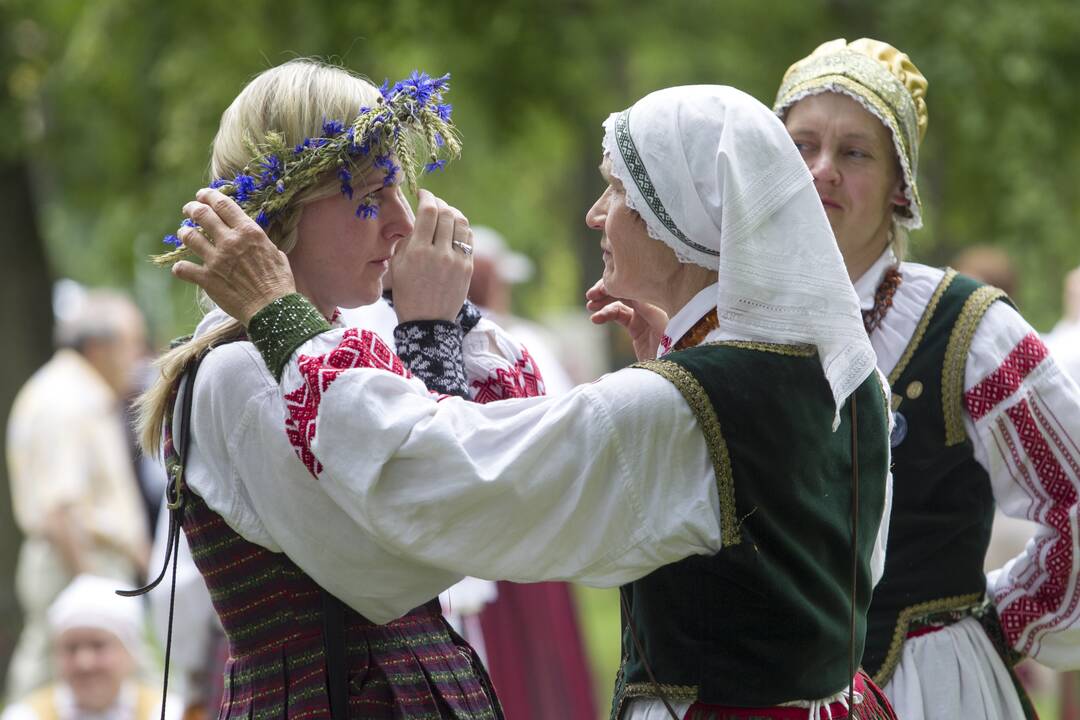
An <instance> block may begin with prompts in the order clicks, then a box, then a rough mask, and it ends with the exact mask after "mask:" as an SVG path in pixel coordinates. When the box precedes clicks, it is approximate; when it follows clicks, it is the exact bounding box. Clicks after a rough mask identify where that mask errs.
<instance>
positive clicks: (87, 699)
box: [0, 575, 181, 720]
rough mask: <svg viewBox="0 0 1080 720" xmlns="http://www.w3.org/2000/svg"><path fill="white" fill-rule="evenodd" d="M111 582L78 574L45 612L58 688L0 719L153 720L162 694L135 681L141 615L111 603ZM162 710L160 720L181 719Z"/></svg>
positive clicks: (142, 651)
mask: <svg viewBox="0 0 1080 720" xmlns="http://www.w3.org/2000/svg"><path fill="white" fill-rule="evenodd" d="M116 584H117V581H116V580H115V579H109V578H104V577H99V576H96V575H79V576H77V577H76V578H75V579H74V580H73V581H72V582H71V584H69V585H68V586H67V587H66V588H65V589H64V590H63V591H62V592H61V593H60V594H59V595H58V596H57V598H56V600H55V601H54V602H53V604H52V605H50V606H49V611H48V626H49V634H50V643H51V645H52V652H53V659H54V661H55V666H56V675H57V680H56V682H53V683H50V684H48V685H45V686H44V687H41V688H38V689H37V690H35V691H34V692H32V693H31V694H30V695H28V696H27V697H25V698H21V699H20V700H19V702H16V703H14V704H12V705H9V706H8V707H7V709H5V710H4V713H3V714H2V715H0V718H2V720H73V719H75V718H79V719H93V720H154V719H155V718H161V717H163V716H162V712H161V697H162V696H161V688H158V687H151V686H148V685H144V684H143V683H141V682H139V677H138V675H139V671H140V669H141V667H142V665H143V661H144V659H145V655H146V648H145V647H144V643H143V639H142V629H143V627H142V626H143V615H142V610H141V608H140V607H139V606H138V605H137V604H135V603H131V602H124V601H123V600H121V599H120V598H118V597H117V596H116V593H115V592H114V588H115V587H116ZM180 711H181V708H180V706H179V704H177V703H175V702H171V703H168V704H167V712H166V714H165V715H164V717H166V718H169V719H170V720H176V719H177V718H179V717H180Z"/></svg>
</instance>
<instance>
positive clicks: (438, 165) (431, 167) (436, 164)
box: [424, 159, 446, 173]
mask: <svg viewBox="0 0 1080 720" xmlns="http://www.w3.org/2000/svg"><path fill="white" fill-rule="evenodd" d="M444 167H446V160H442V159H439V160H434V161H432V162H429V163H428V164H427V165H425V166H424V172H426V173H433V172H435V171H436V170H442V169H443V168H444Z"/></svg>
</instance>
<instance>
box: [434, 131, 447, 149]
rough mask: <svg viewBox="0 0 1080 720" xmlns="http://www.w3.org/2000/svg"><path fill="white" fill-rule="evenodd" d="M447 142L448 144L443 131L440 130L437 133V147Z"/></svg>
mask: <svg viewBox="0 0 1080 720" xmlns="http://www.w3.org/2000/svg"><path fill="white" fill-rule="evenodd" d="M445 144H446V141H445V140H443V136H442V133H440V132H437V133H435V147H442V146H443V145H445Z"/></svg>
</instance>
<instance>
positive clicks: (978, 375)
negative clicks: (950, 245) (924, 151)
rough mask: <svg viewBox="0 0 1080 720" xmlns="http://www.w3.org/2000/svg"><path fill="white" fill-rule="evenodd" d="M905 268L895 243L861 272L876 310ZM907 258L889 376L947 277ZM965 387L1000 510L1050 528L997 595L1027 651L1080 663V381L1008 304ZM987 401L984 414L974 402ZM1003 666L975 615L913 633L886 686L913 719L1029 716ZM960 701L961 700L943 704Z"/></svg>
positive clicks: (980, 340) (976, 342) (862, 291)
mask: <svg viewBox="0 0 1080 720" xmlns="http://www.w3.org/2000/svg"><path fill="white" fill-rule="evenodd" d="M893 266H897V261H896V258H895V256H894V255H893V254H892V252H891V251H888V250H887V251H886V252H885V253H884V254H883V255H882V256H881V257H880V258H879V259H878V260H877V261H876V262H875V263H874V265H873V266H871V268H870V269H869V270H868V271H867V272H866V273H865V274H864V275H863V276H862V277H861V278H859V279H858V280H857V281H856V283H855V287H856V289H857V290H858V292H859V298H860V302H861V304H862V306H863V307H864V308H869V307H872V306H873V298H874V291H875V289H876V288H877V286H878V284H879V283H880V281H881V279H882V277H883V275H884V273H885V271H886V270H888V269H889V268H890V267H893ZM898 267H899V269H900V273H901V277H902V281H901V284H900V287H899V288H898V289H897V291H896V294H895V295H894V296H893V304H892V307H891V308H890V310H889V312H888V313H887V314H886V315H885V318H884V320H883V322H882V324H881V325H880V326H879V327H878V328H877V329H876V330H875V331H874V332H873V333H872V334H871V336H870V339H871V342H872V343H873V346H874V350H875V351H876V353H877V356H878V363H879V368H880V369H881V370H882V371H883V372H885V373H888V372H889V371H891V370H892V368H893V367H895V365H896V363H897V361H898V360H899V359H900V356H901V355H902V354H903V352H904V349H905V348H906V347H907V344H908V342H909V340H910V338H911V337H912V335H913V334H914V332H915V327H916V325H917V324H918V322H919V319H920V318H921V317H922V315H923V312H924V311H925V310H926V307H927V304H928V303H929V301H930V298H931V296H932V295H933V294H934V290H935V289H936V288H937V286H938V284H939V283H940V282H941V279H942V278H943V276H944V271H943V270H941V269H938V268H932V267H927V266H925V265H919V264H917V263H909V262H902V263H899V265H898ZM964 394H965V410H964V428H965V430H966V433H967V436H968V438H969V439H970V440H971V442H972V444H973V446H974V456H975V460H976V461H977V462H978V463H979V464H980V465H981V466H982V467H983V468H984V469H985V470H986V472H987V473H988V474H989V476H990V483H991V489H992V491H993V494H994V500H995V501H996V503H997V506H998V508H999V509H1000V510H1001V511H1002V512H1004V513H1005V514H1006V515H1009V516H1010V517H1015V518H1020V519H1025V520H1029V521H1032V522H1034V523H1036V524H1037V525H1038V526H1039V529H1038V531H1037V532H1036V534H1035V537H1034V538H1032V540H1031V541H1029V542H1028V544H1027V546H1026V548H1025V549H1024V551H1023V552H1022V553H1021V554H1020V555H1018V556H1017V557H1015V558H1013V559H1011V560H1009V562H1007V563H1006V564H1005V565H1004V567H1002V568H998V569H995V570H992V571H991V572H989V573H988V575H987V594H988V596H989V597H990V599H991V601H992V602H993V603H994V605H995V607H996V609H997V612H998V615H999V616H1000V617H1001V619H1002V625H1003V628H1004V629H1005V634H1006V637H1007V638H1008V640H1009V642H1010V643H1011V644H1012V646H1013V647H1014V648H1015V649H1016V650H1017V651H1019V652H1021V653H1023V654H1024V655H1027V656H1030V657H1033V658H1035V659H1036V660H1038V661H1039V662H1041V663H1043V664H1045V665H1049V666H1050V667H1053V668H1055V669H1059V670H1067V669H1075V668H1080V560H1078V558H1080V545H1078V529H1080V510H1078V506H1077V499H1078V498H1080V388H1078V387H1077V385H1076V383H1075V382H1073V381H1072V380H1071V379H1070V378H1069V377H1068V376H1067V375H1066V374H1065V373H1064V372H1063V371H1062V370H1061V368H1060V367H1059V366H1058V364H1057V362H1056V360H1055V358H1054V356H1053V355H1052V354H1050V353H1048V352H1046V348H1045V346H1043V345H1042V342H1041V341H1040V340H1039V336H1038V333H1036V332H1035V330H1034V329H1033V328H1032V327H1031V326H1030V325H1029V324H1028V323H1027V322H1026V321H1025V320H1024V319H1023V317H1021V316H1020V314H1019V313H1018V312H1017V311H1016V310H1014V309H1013V308H1012V307H1010V306H1009V305H1007V304H1005V303H1001V302H998V303H994V304H993V305H992V306H991V307H990V309H989V310H988V311H987V312H986V314H985V315H984V316H983V318H982V320H981V321H980V323H979V325H978V327H977V328H976V330H975V335H974V337H973V339H972V342H971V347H970V350H969V352H968V356H967V361H966V364H965V368H964ZM988 397H989V398H991V399H992V401H991V402H987V400H986V398H988ZM975 399H978V400H979V404H978V406H977V407H979V408H980V409H979V410H978V417H973V416H972V413H971V410H970V407H973V406H975V405H968V404H967V401H972V400H975ZM901 481H904V479H903V478H901ZM1066 558H1071V559H1066ZM975 634H978V635H979V636H981V637H976V636H975ZM939 636H940V637H939ZM1002 672H1004V668H1003V666H1002V665H1001V661H1000V660H999V659H998V657H997V654H996V652H995V651H994V650H993V648H992V647H991V645H990V643H989V640H987V639H986V637H985V633H983V631H982V630H981V629H979V628H978V627H977V625H973V624H971V623H967V622H966V621H965V622H963V623H957V624H956V625H953V626H950V627H948V628H946V629H944V630H940V631H938V632H935V633H930V634H928V635H921V636H919V637H915V638H912V639H910V640H908V641H907V642H905V644H904V650H903V654H902V656H901V660H900V664H899V666H898V669H897V670H896V673H895V675H894V676H893V679H892V680H891V681H890V683H889V684H888V685H886V686H885V688H884V690H885V692H886V694H888V695H889V698H890V699H891V700H892V701H893V704H894V705H895V706H896V710H897V713H898V715H899V716H900V717H904V718H907V717H912V718H920V717H926V718H931V717H946V716H947V717H984V716H985V717H991V718H993V717H1001V718H1012V717H1021V716H1022V715H1021V714H1019V713H1017V714H1013V713H1012V710H1011V709H1013V708H1015V707H1017V705H1016V703H1017V702H1018V701H1017V699H1016V693H1015V691H1014V690H1013V688H1012V685H1011V683H1007V682H1002V681H1001V679H1000V674H1001V673H1002ZM943 698H946V699H949V700H945V699H943ZM950 702H957V703H959V708H960V709H959V710H957V711H955V712H953V711H951V710H950V711H949V712H939V711H938V709H939V704H940V703H946V709H949V708H951V707H952V706H951V705H948V703H950ZM990 708H996V710H990ZM995 712H996V713H997V714H995Z"/></svg>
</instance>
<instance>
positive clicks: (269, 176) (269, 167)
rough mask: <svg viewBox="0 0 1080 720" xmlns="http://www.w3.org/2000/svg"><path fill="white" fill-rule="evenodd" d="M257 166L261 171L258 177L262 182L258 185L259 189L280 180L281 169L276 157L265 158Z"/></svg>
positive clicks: (279, 161)
mask: <svg viewBox="0 0 1080 720" xmlns="http://www.w3.org/2000/svg"><path fill="white" fill-rule="evenodd" d="M259 166H260V167H262V169H263V170H262V173H261V174H260V175H259V177H260V178H261V179H262V182H260V183H259V189H262V188H264V187H269V186H270V185H273V184H274V183H276V182H277V181H278V180H279V179H280V178H281V173H282V170H283V168H282V166H281V160H279V159H278V156H277V155H269V156H267V157H266V159H264V160H263V161H262V162H261V163H259Z"/></svg>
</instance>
